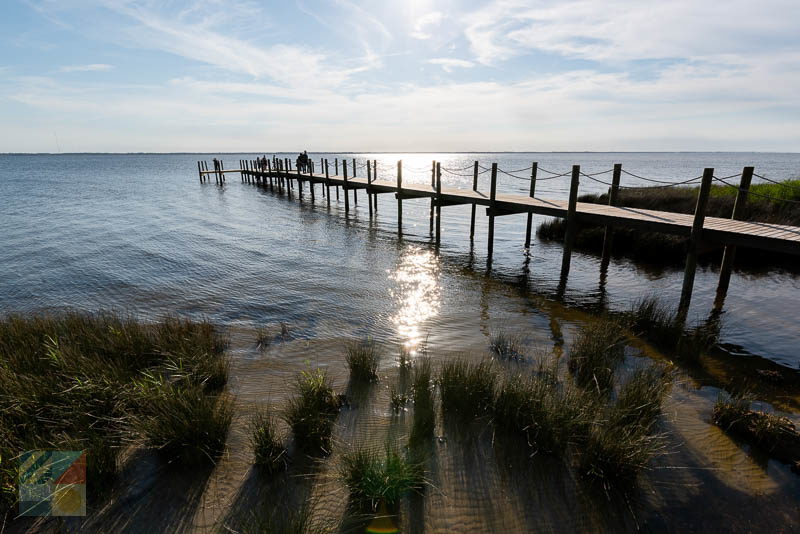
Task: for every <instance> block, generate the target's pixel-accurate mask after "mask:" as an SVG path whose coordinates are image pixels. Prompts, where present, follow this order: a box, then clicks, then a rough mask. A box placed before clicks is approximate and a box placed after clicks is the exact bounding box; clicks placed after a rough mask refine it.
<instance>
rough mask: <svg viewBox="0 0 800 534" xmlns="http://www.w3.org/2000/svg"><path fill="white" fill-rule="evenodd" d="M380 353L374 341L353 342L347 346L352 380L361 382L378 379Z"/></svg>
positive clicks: (348, 364)
mask: <svg viewBox="0 0 800 534" xmlns="http://www.w3.org/2000/svg"><path fill="white" fill-rule="evenodd" d="M379 361H380V352H379V351H378V347H377V346H376V344H375V342H374V341H372V340H369V339H368V340H365V341H357V342H351V343H349V344H348V346H347V366H348V367H349V368H350V378H351V379H353V380H356V381H359V382H371V381H373V380H377V379H378V363H379Z"/></svg>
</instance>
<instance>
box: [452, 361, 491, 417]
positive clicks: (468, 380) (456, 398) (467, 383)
mask: <svg viewBox="0 0 800 534" xmlns="http://www.w3.org/2000/svg"><path fill="white" fill-rule="evenodd" d="M496 381H497V372H496V371H495V369H494V367H493V366H492V364H491V362H490V361H483V362H480V363H470V362H466V361H463V360H455V361H449V362H445V364H444V365H443V366H442V369H441V371H440V372H439V380H438V383H439V387H440V390H441V395H442V409H443V410H444V411H445V412H447V413H455V414H459V415H462V416H468V417H475V416H478V415H480V414H482V413H485V412H486V411H487V410H488V409H489V408H490V407H491V405H492V401H493V399H494V390H495V382H496Z"/></svg>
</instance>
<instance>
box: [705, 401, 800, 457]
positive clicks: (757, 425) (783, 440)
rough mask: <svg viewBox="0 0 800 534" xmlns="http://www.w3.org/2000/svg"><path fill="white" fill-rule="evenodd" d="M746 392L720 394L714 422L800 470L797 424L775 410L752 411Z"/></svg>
mask: <svg viewBox="0 0 800 534" xmlns="http://www.w3.org/2000/svg"><path fill="white" fill-rule="evenodd" d="M750 405H751V399H750V398H749V397H748V396H747V395H745V394H740V395H734V396H730V395H720V396H719V397H718V398H717V402H716V403H715V404H714V411H713V415H712V420H713V421H714V423H715V424H716V425H717V426H719V427H720V428H722V429H723V430H724V431H726V432H729V433H731V434H733V435H735V436H737V437H738V438H740V439H742V440H743V441H745V442H747V443H749V444H750V445H752V446H754V447H757V448H759V449H761V450H763V451H765V452H766V453H767V454H769V455H770V456H772V457H774V458H777V459H778V460H780V461H782V462H786V463H789V464H790V465H792V469H794V470H795V471H797V472H800V433H799V432H798V431H797V429H796V428H795V425H794V423H793V422H792V421H791V420H790V419H788V418H786V417H781V416H778V415H775V414H772V413H767V412H763V411H757V410H752V409H751V408H750Z"/></svg>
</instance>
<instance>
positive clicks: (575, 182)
mask: <svg viewBox="0 0 800 534" xmlns="http://www.w3.org/2000/svg"><path fill="white" fill-rule="evenodd" d="M580 177H581V166H580V165H573V166H572V181H571V182H570V186H569V204H568V205H567V233H566V235H565V236H564V254H563V255H562V256H561V282H560V284H561V285H562V286H563V285H565V284H566V283H567V277H568V276H569V267H570V262H571V261H572V246H573V245H574V244H575V234H576V233H577V232H578V221H577V220H576V219H577V217H576V216H575V215H576V208H577V205H578V186H579V185H580Z"/></svg>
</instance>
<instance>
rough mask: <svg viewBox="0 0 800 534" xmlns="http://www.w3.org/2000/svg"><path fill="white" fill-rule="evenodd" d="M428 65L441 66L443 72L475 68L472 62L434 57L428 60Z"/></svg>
mask: <svg viewBox="0 0 800 534" xmlns="http://www.w3.org/2000/svg"><path fill="white" fill-rule="evenodd" d="M428 63H432V64H433V65H441V67H442V68H443V69H444V71H445V72H453V69H456V68H461V69H469V68H471V67H474V66H475V63H473V62H472V61H467V60H466V59H454V58H447V57H435V58H433V59H429V60H428Z"/></svg>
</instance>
